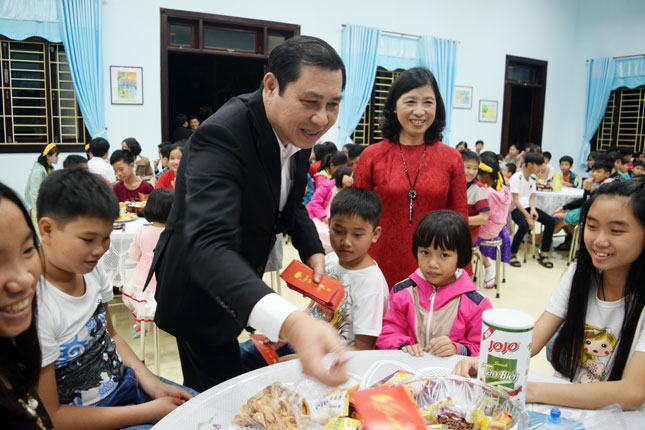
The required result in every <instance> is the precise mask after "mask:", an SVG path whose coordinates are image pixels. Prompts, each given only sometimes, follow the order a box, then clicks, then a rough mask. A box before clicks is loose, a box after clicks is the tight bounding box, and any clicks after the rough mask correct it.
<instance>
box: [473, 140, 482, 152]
mask: <svg viewBox="0 0 645 430" xmlns="http://www.w3.org/2000/svg"><path fill="white" fill-rule="evenodd" d="M482 149H484V141H483V140H478V141H477V142H475V152H476V153H477V155H479V154H481V152H482Z"/></svg>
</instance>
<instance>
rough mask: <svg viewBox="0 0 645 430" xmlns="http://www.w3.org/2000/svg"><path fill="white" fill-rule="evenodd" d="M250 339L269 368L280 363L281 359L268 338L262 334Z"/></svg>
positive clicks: (254, 335) (251, 336)
mask: <svg viewBox="0 0 645 430" xmlns="http://www.w3.org/2000/svg"><path fill="white" fill-rule="evenodd" d="M249 337H250V338H251V340H252V341H253V345H255V347H256V348H257V349H258V351H260V354H262V358H264V361H266V362H267V364H268V365H269V366H270V365H272V364H275V363H277V362H278V358H280V357H278V354H276V352H275V349H273V347H272V346H271V345H269V340H268V339H267V338H266V337H264V336H263V335H261V334H252V335H249Z"/></svg>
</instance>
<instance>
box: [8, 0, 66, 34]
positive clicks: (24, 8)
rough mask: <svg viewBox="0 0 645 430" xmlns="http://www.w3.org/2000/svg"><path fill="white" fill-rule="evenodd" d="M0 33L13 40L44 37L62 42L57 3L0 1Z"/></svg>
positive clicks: (45, 0)
mask: <svg viewBox="0 0 645 430" xmlns="http://www.w3.org/2000/svg"><path fill="white" fill-rule="evenodd" d="M0 17H2V18H0V34H2V35H3V36H5V37H7V38H9V39H13V40H25V39H27V38H29V37H42V38H43V39H46V40H49V41H50V42H54V43H60V42H61V41H62V40H63V39H62V38H61V34H60V31H59V28H58V14H57V12H56V4H55V3H54V2H52V1H51V0H2V1H0Z"/></svg>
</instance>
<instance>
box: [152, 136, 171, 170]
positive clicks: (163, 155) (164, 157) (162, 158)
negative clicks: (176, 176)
mask: <svg viewBox="0 0 645 430" xmlns="http://www.w3.org/2000/svg"><path fill="white" fill-rule="evenodd" d="M171 146H172V143H170V142H161V143H160V144H159V145H158V146H157V148H158V152H159V158H157V159H156V160H155V163H154V171H155V179H159V176H161V175H163V174H164V173H166V172H167V171H168V159H169V158H170V147H171ZM159 163H161V169H159V168H158V166H159Z"/></svg>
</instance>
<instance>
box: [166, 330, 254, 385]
mask: <svg viewBox="0 0 645 430" xmlns="http://www.w3.org/2000/svg"><path fill="white" fill-rule="evenodd" d="M177 347H178V349H179V360H180V361H181V371H182V373H183V374H184V384H183V385H184V386H186V387H190V388H192V389H194V390H196V391H199V392H200V393H203V392H204V391H206V390H208V389H209V388H211V387H214V386H215V385H217V384H219V383H221V382H224V381H226V380H228V379H231V378H234V377H236V376H238V375H241V374H242V373H243V372H242V360H241V359H240V345H239V343H238V342H237V339H235V340H234V342H231V343H229V344H226V345H217V346H214V345H202V344H199V343H194V342H187V341H185V340H181V339H179V338H177Z"/></svg>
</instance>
